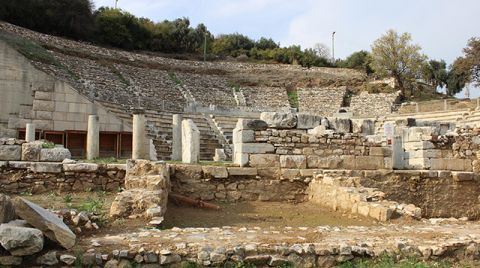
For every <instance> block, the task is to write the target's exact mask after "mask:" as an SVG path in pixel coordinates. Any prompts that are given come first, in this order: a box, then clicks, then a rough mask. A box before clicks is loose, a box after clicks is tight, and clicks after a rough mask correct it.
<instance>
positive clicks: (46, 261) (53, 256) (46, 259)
mask: <svg viewBox="0 0 480 268" xmlns="http://www.w3.org/2000/svg"><path fill="white" fill-rule="evenodd" d="M37 263H38V264H41V265H48V266H53V265H57V264H58V259H57V252H56V251H49V252H47V253H45V254H43V255H42V256H40V257H38V258H37Z"/></svg>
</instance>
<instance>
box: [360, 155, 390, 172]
mask: <svg viewBox="0 0 480 268" xmlns="http://www.w3.org/2000/svg"><path fill="white" fill-rule="evenodd" d="M384 168H385V162H384V157H383V156H356V157H355V169H358V170H375V169H384Z"/></svg>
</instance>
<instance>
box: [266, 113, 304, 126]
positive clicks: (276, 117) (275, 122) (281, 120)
mask: <svg viewBox="0 0 480 268" xmlns="http://www.w3.org/2000/svg"><path fill="white" fill-rule="evenodd" d="M260 119H261V120H263V121H265V122H266V123H267V125H268V127H271V128H294V127H295V126H296V125H297V116H296V115H295V114H293V113H276V112H263V113H261V114H260Z"/></svg>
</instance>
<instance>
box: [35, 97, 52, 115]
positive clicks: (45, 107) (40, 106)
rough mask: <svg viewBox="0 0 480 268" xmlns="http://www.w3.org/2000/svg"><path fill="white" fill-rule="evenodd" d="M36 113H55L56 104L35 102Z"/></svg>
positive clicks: (46, 101) (49, 101)
mask: <svg viewBox="0 0 480 268" xmlns="http://www.w3.org/2000/svg"><path fill="white" fill-rule="evenodd" d="M33 110H34V111H46V112H53V111H55V103H54V102H53V101H51V100H33Z"/></svg>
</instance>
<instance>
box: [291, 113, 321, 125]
mask: <svg viewBox="0 0 480 268" xmlns="http://www.w3.org/2000/svg"><path fill="white" fill-rule="evenodd" d="M322 118H323V117H321V116H319V115H313V114H305V113H298V114H297V128H298V129H312V128H315V127H317V126H319V125H321V124H322Z"/></svg>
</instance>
